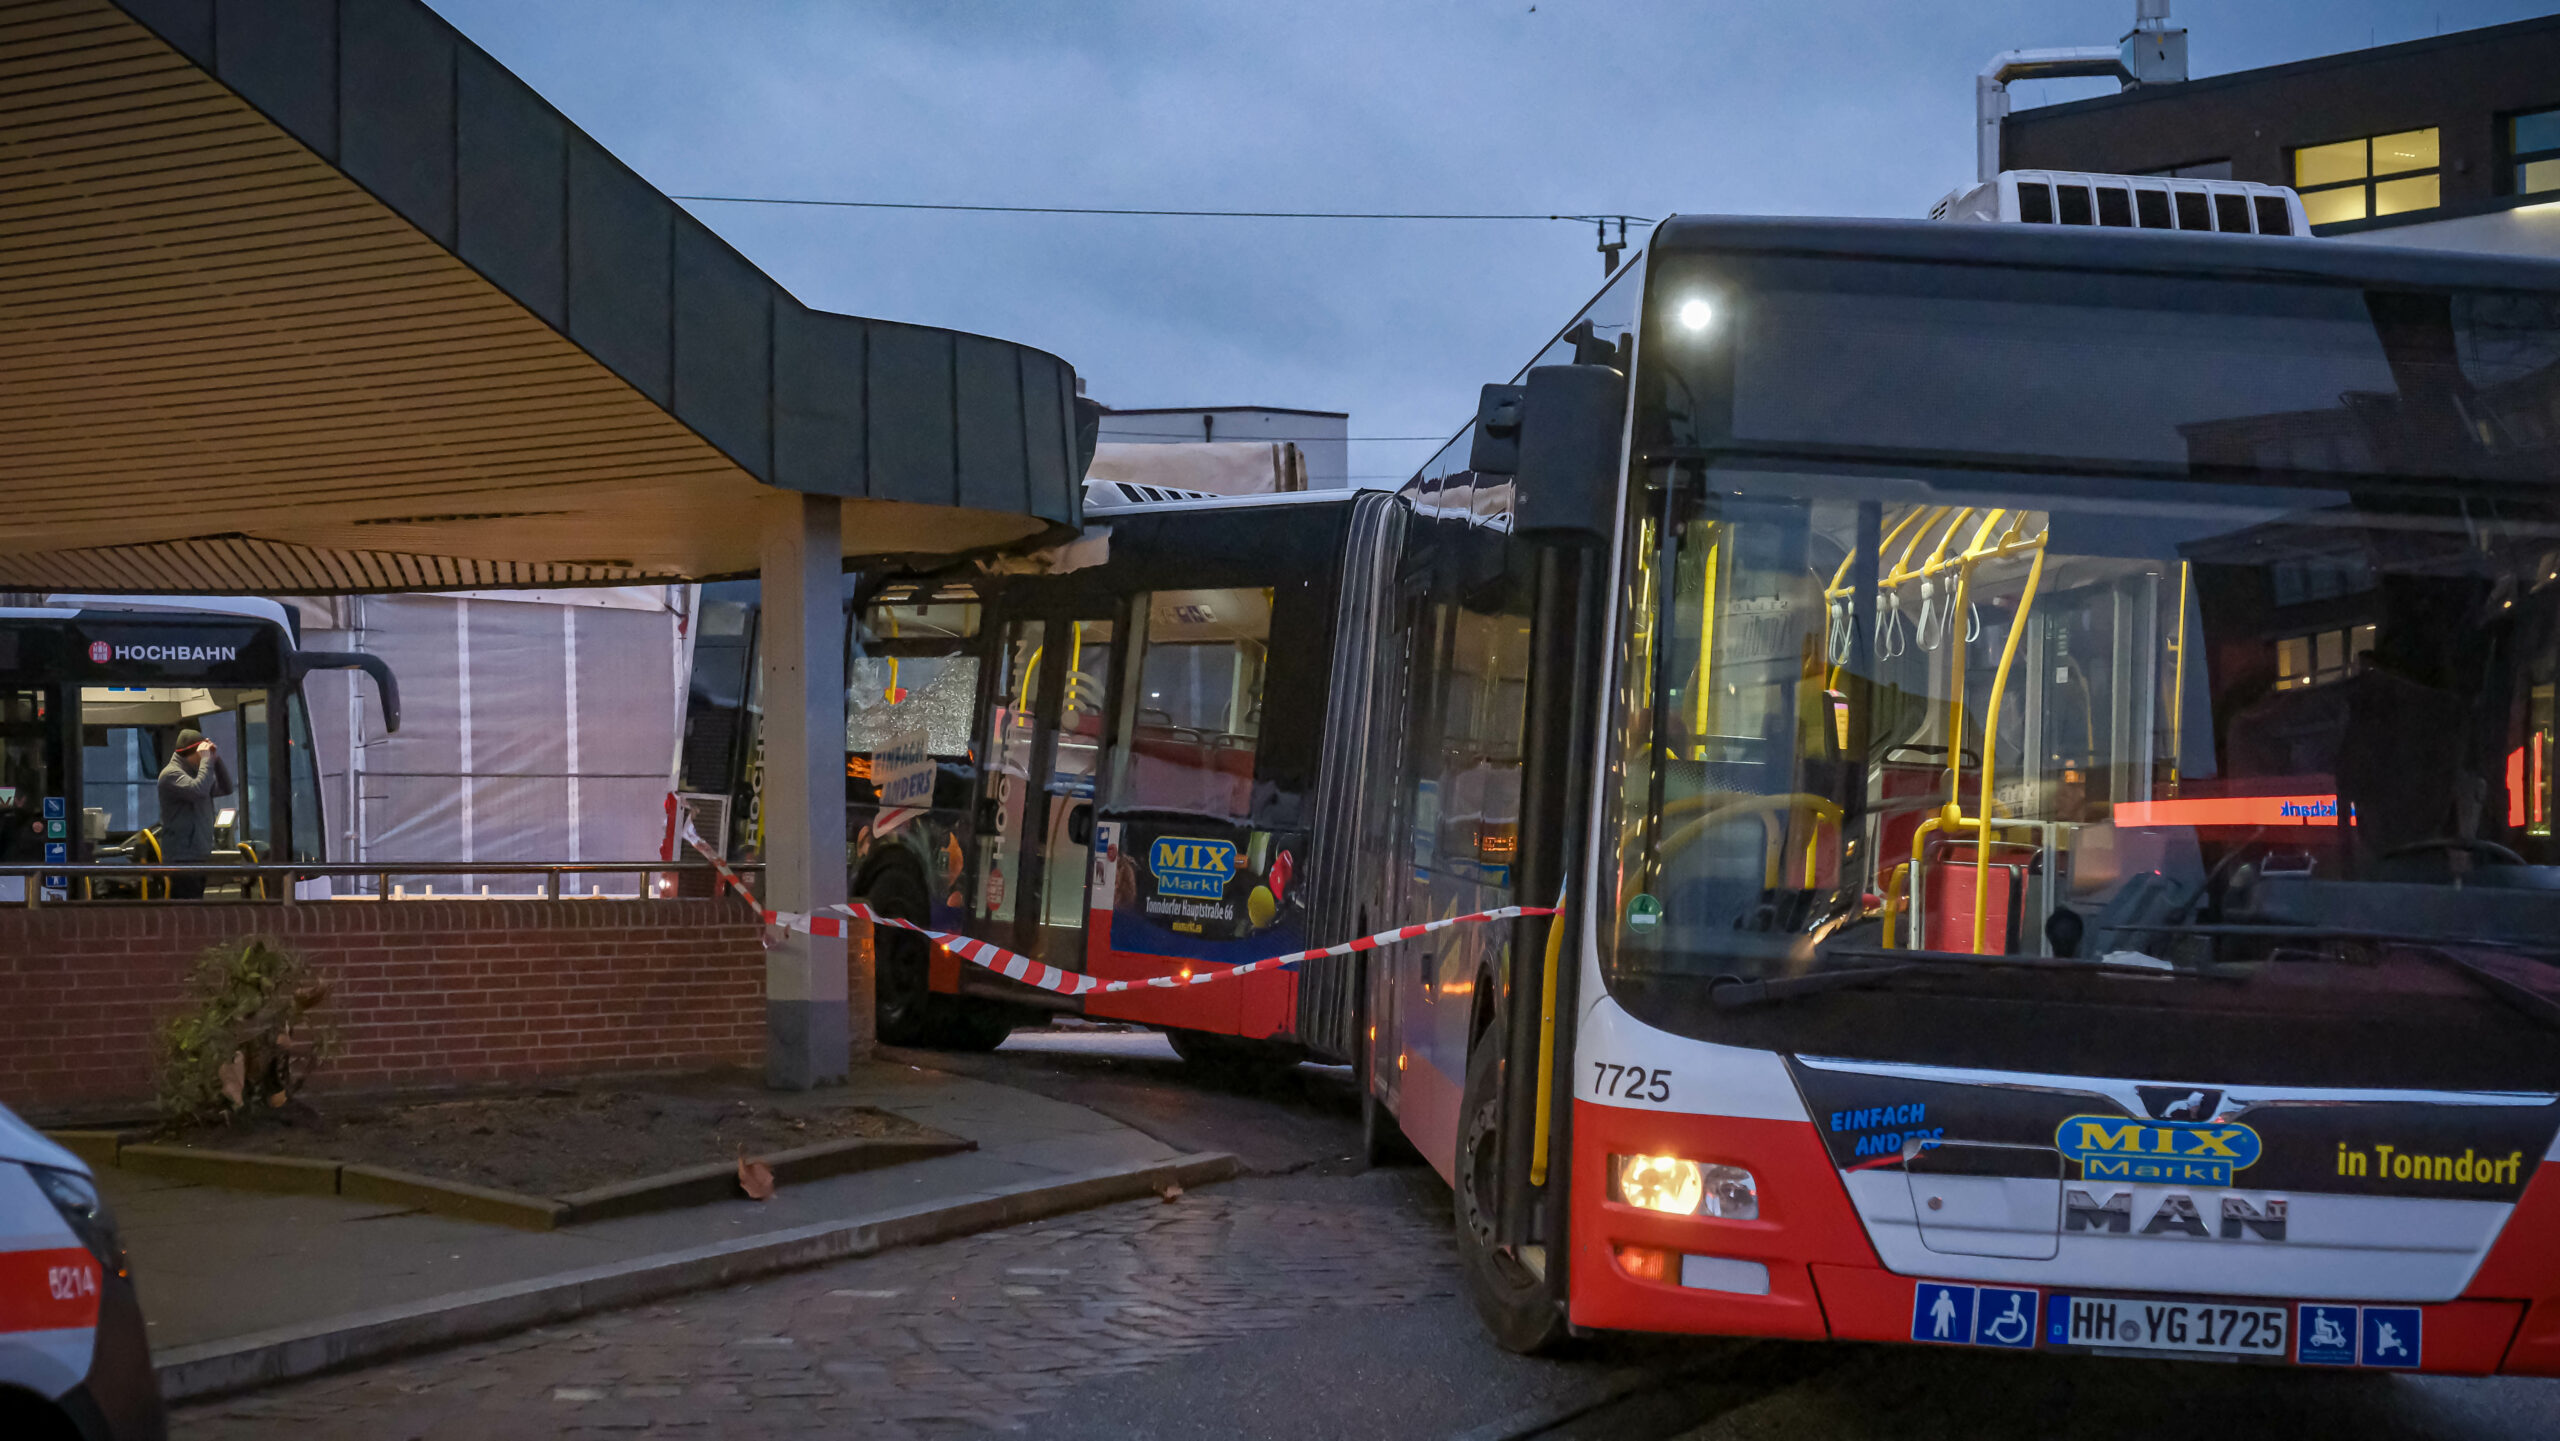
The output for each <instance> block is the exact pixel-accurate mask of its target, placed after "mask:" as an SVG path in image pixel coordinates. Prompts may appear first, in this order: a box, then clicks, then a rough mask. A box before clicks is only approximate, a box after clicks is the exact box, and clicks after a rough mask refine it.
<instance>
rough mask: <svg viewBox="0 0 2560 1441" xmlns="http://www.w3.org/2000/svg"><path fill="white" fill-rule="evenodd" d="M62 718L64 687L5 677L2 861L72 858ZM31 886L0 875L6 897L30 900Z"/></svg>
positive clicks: (0, 747)
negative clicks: (29, 888) (7, 679)
mask: <svg viewBox="0 0 2560 1441" xmlns="http://www.w3.org/2000/svg"><path fill="white" fill-rule="evenodd" d="M8 639H9V640H11V641H14V640H15V639H16V637H14V636H11V637H8ZM10 649H15V647H14V645H13V646H11V647H10ZM61 717H62V690H61V688H60V687H59V686H52V685H41V684H28V683H23V682H15V681H0V864H6V865H13V866H32V865H39V864H42V863H43V862H44V861H46V860H48V859H54V860H68V859H69V858H70V851H69V849H68V847H69V844H70V839H69V838H70V820H69V815H70V809H69V804H68V802H69V799H70V798H69V796H68V795H67V794H66V791H65V787H66V785H67V783H68V780H69V775H68V772H67V771H66V769H65V767H64V764H63V745H62V730H61ZM48 843H50V844H51V845H53V846H60V847H63V849H61V850H56V851H49V850H48V849H47V846H48ZM26 886H27V882H26V879H25V878H24V877H22V876H0V901H23V900H25V899H26V898H27V897H26ZM54 889H58V888H54ZM58 898H59V897H58V896H48V899H58Z"/></svg>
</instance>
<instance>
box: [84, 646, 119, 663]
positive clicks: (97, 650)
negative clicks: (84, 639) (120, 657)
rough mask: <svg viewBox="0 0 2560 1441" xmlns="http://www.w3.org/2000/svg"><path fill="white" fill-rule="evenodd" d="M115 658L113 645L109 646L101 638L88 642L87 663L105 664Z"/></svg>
mask: <svg viewBox="0 0 2560 1441" xmlns="http://www.w3.org/2000/svg"><path fill="white" fill-rule="evenodd" d="M115 658H116V648H115V647H114V646H111V645H109V644H107V643H106V642H105V641H102V640H93V641H91V642H89V663H90V664H91V665H105V664H106V663H107V662H109V661H111V660H114V659H115Z"/></svg>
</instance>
